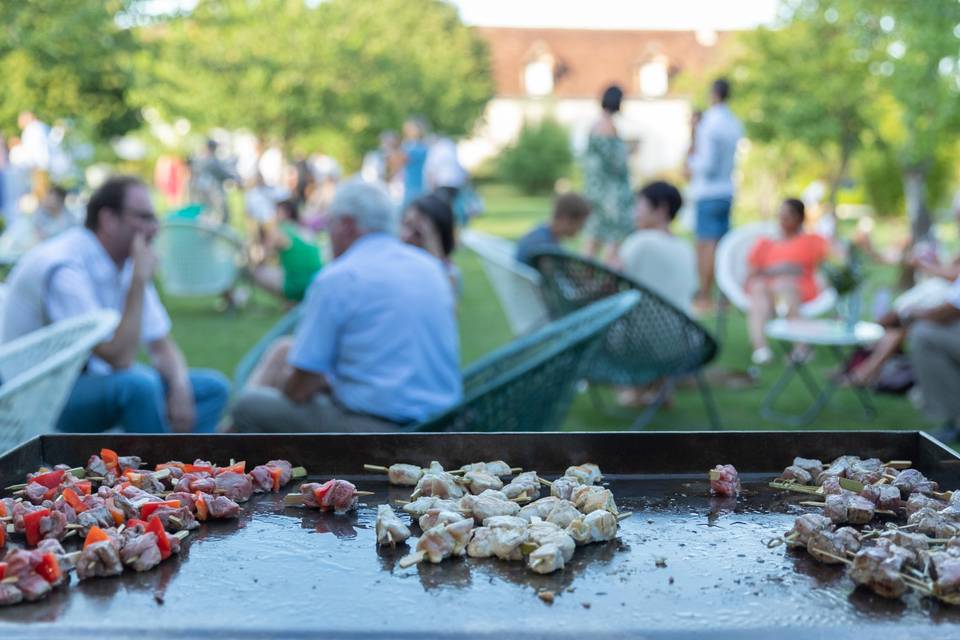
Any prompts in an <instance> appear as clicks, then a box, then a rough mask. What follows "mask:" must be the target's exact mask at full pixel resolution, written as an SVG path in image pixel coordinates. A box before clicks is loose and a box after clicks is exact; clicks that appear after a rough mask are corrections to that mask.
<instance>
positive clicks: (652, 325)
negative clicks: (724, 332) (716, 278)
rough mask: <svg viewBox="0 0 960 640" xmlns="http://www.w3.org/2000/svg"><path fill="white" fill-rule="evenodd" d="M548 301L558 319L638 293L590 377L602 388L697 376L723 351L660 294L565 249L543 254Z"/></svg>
mask: <svg viewBox="0 0 960 640" xmlns="http://www.w3.org/2000/svg"><path fill="white" fill-rule="evenodd" d="M533 260H534V266H535V267H536V268H537V270H538V271H539V272H540V274H541V275H542V276H543V299H544V302H545V303H546V305H547V309H549V311H550V315H551V317H553V318H562V317H565V316H566V315H567V314H569V313H572V312H574V311H576V310H577V309H580V308H582V307H584V306H586V305H589V304H591V303H593V302H595V301H596V300H601V299H604V298H606V297H608V296H611V295H614V294H616V293H618V292H621V291H636V292H637V293H638V295H639V301H638V303H637V305H636V306H635V307H634V308H633V309H632V310H631V311H630V313H629V314H627V315H626V316H625V317H624V318H623V319H621V320H620V321H619V322H617V323H615V324H614V325H613V326H612V327H611V328H610V330H609V331H607V332H606V335H605V336H604V339H603V341H602V347H601V349H600V350H599V351H598V352H597V353H596V354H595V355H594V356H593V357H591V358H590V361H589V362H588V363H587V365H586V367H585V376H586V378H587V379H588V380H590V381H591V382H597V383H601V384H621V385H640V384H646V383H649V382H652V381H654V380H658V379H660V378H663V377H665V376H676V375H686V374H690V373H694V372H696V371H697V370H699V369H700V368H701V367H703V366H704V365H705V364H706V363H708V362H710V361H711V360H712V359H713V358H714V357H715V356H716V353H717V343H716V341H715V340H714V339H713V338H712V337H711V336H710V334H709V333H707V331H706V329H704V328H703V327H702V326H701V325H699V324H698V323H697V322H696V321H694V320H693V319H692V318H690V317H689V316H688V315H687V314H685V313H684V312H682V311H680V310H679V309H677V308H676V307H674V306H673V305H671V304H670V303H669V302H667V301H666V300H664V299H663V298H661V297H660V296H658V295H657V294H656V293H654V292H652V291H650V290H649V289H647V288H645V287H644V286H643V285H641V284H639V283H638V282H636V281H634V280H631V279H630V278H628V277H627V276H625V275H623V274H620V273H617V272H615V271H612V270H610V269H608V268H607V267H605V266H603V265H601V264H600V263H598V262H596V261H594V260H589V259H587V258H583V257H580V256H575V255H572V254H569V253H567V252H564V251H560V250H544V251H540V252H537V254H536V255H535V256H534V258H533Z"/></svg>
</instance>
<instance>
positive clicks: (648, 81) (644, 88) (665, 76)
mask: <svg viewBox="0 0 960 640" xmlns="http://www.w3.org/2000/svg"><path fill="white" fill-rule="evenodd" d="M637 76H638V81H639V85H640V93H641V95H643V97H644V98H662V97H663V96H665V95H667V91H668V90H669V89H670V70H669V68H668V67H667V59H666V57H664V56H657V57H656V58H654V59H653V60H651V61H649V62H647V63H646V64H644V65H642V66H641V67H640V70H639V71H638V72H637Z"/></svg>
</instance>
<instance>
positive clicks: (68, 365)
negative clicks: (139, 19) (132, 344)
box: [0, 310, 120, 452]
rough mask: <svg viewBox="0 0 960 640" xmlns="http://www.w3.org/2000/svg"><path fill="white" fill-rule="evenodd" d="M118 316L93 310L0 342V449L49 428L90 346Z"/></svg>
mask: <svg viewBox="0 0 960 640" xmlns="http://www.w3.org/2000/svg"><path fill="white" fill-rule="evenodd" d="M119 320H120V317H119V315H118V314H117V313H116V312H114V311H110V310H102V311H95V312H93V313H89V314H86V315H83V316H78V317H76V318H70V319H69V320H64V321H62V322H58V323H56V324H52V325H50V326H48V327H44V328H42V329H39V330H37V331H34V332H32V333H29V334H27V335H25V336H22V337H20V338H18V339H16V340H11V341H10V342H8V343H6V344H3V345H0V378H2V385H0V452H2V451H6V450H7V449H10V448H13V447H15V446H17V445H18V444H20V443H21V442H23V441H25V440H27V439H29V438H32V437H33V436H36V435H40V434H42V433H48V432H50V431H52V430H53V428H54V426H55V424H56V421H57V418H58V417H59V416H60V411H61V410H62V409H63V405H64V404H65V403H66V401H67V398H68V397H69V395H70V391H71V390H72V389H73V385H74V382H76V379H77V375H79V373H80V370H81V369H82V368H83V365H84V363H86V361H87V359H88V358H89V357H90V351H91V350H92V349H93V348H94V347H95V346H96V345H97V344H99V343H101V342H103V341H104V340H105V339H107V338H108V337H109V336H110V334H112V333H113V330H114V329H115V328H116V326H117V323H118V322H119Z"/></svg>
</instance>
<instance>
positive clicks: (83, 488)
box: [73, 480, 93, 496]
mask: <svg viewBox="0 0 960 640" xmlns="http://www.w3.org/2000/svg"><path fill="white" fill-rule="evenodd" d="M73 486H74V487H76V488H77V489H79V490H80V493H82V494H83V495H85V496H88V495H90V490H91V489H92V488H93V487H92V485H91V484H90V481H89V480H84V481H83V482H77V483H76V484H74V485H73Z"/></svg>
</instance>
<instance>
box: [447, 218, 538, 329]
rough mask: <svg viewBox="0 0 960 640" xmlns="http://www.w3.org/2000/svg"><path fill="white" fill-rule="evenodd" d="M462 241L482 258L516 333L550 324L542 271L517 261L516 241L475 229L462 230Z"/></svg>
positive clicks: (502, 306) (482, 262)
mask: <svg viewBox="0 0 960 640" xmlns="http://www.w3.org/2000/svg"><path fill="white" fill-rule="evenodd" d="M460 242H461V243H462V244H463V246H465V247H467V248H468V249H470V250H471V251H473V252H474V253H476V254H477V256H479V257H480V262H481V264H483V270H484V271H485V272H486V274H487V279H489V280H490V285H491V286H492V287H493V290H494V292H495V293H496V294H497V298H499V300H500V307H501V308H502V309H503V312H504V314H505V315H506V316H507V323H508V324H509V325H510V330H511V331H512V332H513V335H514V336H521V335H524V334H527V333H530V332H531V331H533V330H535V329H537V328H539V327H541V326H543V325H545V324H547V322H548V321H549V315H548V314H547V308H546V306H545V305H544V304H543V298H542V297H541V294H540V274H539V273H538V272H537V270H536V269H534V268H532V267H529V266H527V265H525V264H523V263H521V262H517V260H516V259H515V258H514V255H515V254H516V245H515V244H514V243H513V242H511V241H510V240H507V239H506V238H500V237H498V236H494V235H490V234H488V233H483V232H481V231H474V230H472V229H464V230H463V231H462V232H461V234H460Z"/></svg>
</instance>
